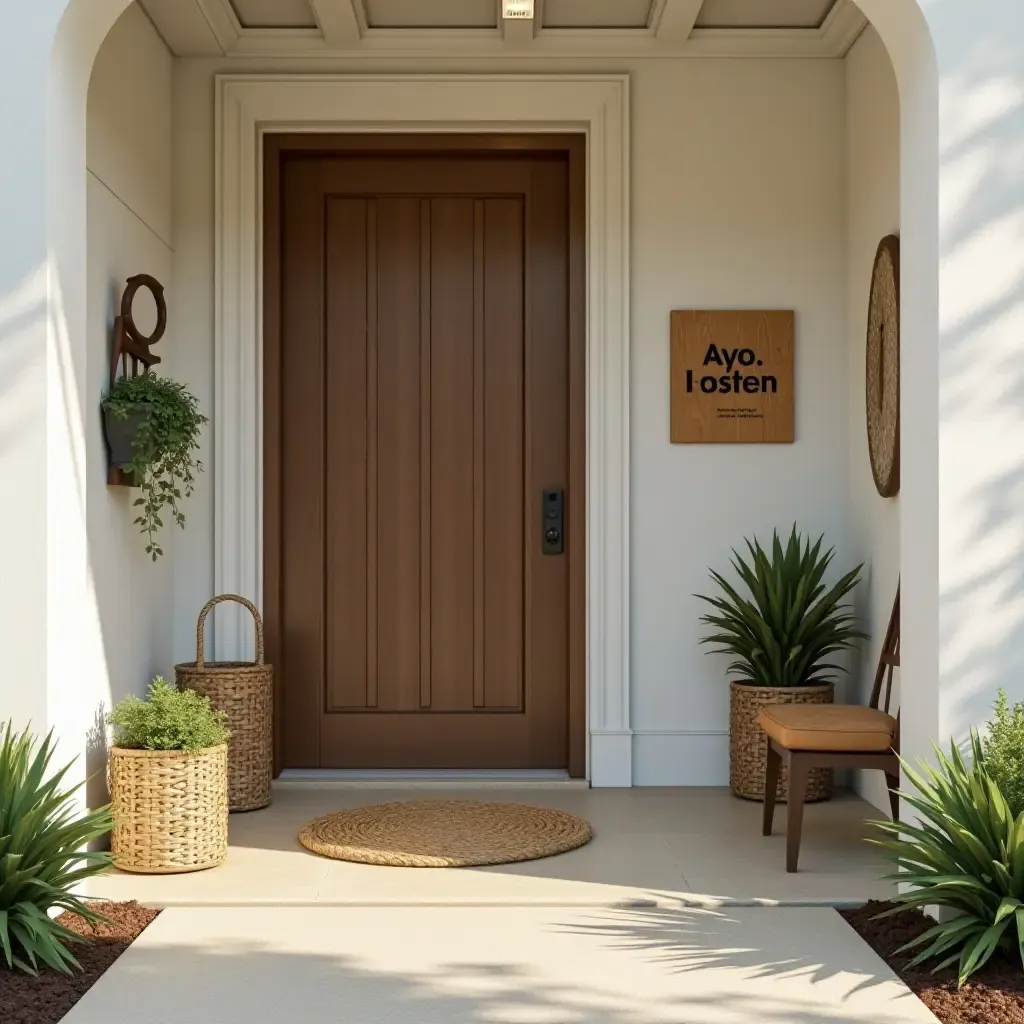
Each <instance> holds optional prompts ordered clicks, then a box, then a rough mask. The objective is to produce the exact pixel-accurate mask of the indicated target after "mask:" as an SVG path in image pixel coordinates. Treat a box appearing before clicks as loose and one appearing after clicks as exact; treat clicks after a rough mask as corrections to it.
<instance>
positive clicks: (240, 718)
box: [174, 594, 274, 811]
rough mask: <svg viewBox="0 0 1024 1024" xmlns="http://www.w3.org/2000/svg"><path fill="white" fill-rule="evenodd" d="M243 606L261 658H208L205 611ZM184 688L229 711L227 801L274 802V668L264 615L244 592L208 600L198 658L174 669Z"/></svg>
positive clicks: (254, 806) (244, 807)
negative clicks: (267, 657)
mask: <svg viewBox="0 0 1024 1024" xmlns="http://www.w3.org/2000/svg"><path fill="white" fill-rule="evenodd" d="M225 601H234V602H236V603H237V604H240V605H244V606H245V607H246V608H248V610H249V612H250V613H251V614H252V617H253V620H254V621H255V623H256V660H255V661H254V662H251V661H210V662H207V661H204V660H203V648H204V645H205V628H206V616H207V615H208V614H209V613H210V611H211V610H212V609H213V608H215V607H216V606H217V605H219V604H222V603H223V602H225ZM174 672H175V677H176V679H177V683H178V686H179V687H187V688H188V689H190V690H195V691H196V693H199V694H201V695H202V696H204V697H209V698H210V703H211V704H212V705H213V706H214V707H215V708H216V709H217V710H218V711H223V712H224V713H225V714H226V715H227V725H228V728H229V729H230V730H231V738H230V739H229V740H228V803H229V806H230V808H231V810H232V811H257V810H259V809H260V808H261V807H266V806H267V805H268V804H269V803H270V782H271V779H272V777H273V774H274V724H273V720H274V670H273V668H272V667H271V666H270V665H267V664H265V663H264V657H263V620H262V619H261V618H260V613H259V612H258V611H257V610H256V607H255V605H253V604H252V603H251V602H250V601H247V600H246V599H245V598H244V597H238V596H236V595H234V594H224V595H222V596H221V597H215V598H213V600H212V601H209V602H207V604H206V606H205V607H204V608H203V610H202V611H201V612H200V613H199V624H198V626H197V627H196V660H195V661H193V662H188V663H187V664H183V665H176V666H175V668H174Z"/></svg>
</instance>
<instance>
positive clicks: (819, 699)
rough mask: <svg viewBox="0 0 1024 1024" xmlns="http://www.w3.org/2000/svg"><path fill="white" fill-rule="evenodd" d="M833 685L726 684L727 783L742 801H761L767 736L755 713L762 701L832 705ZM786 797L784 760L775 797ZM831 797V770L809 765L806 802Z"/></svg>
mask: <svg viewBox="0 0 1024 1024" xmlns="http://www.w3.org/2000/svg"><path fill="white" fill-rule="evenodd" d="M834 700H835V685H834V684H832V683H829V684H827V685H826V686H784V687H775V686H750V685H748V684H746V683H731V684H730V700H729V786H730V788H731V789H732V791H733V793H734V794H735V795H736V796H739V797H742V798H743V799H744V800H762V801H763V800H764V779H765V773H766V771H767V761H768V737H767V736H766V735H765V733H764V730H763V729H762V728H761V727H760V726H759V725H758V724H757V713H758V711H759V710H760V709H761V708H762V707H764V706H765V705H766V704H832V703H833V702H834ZM788 796H789V773H788V772H787V770H786V765H785V762H783V765H782V771H781V772H780V773H779V787H778V790H777V799H778V800H779V801H780V802H783V803H784V802H785V801H786V800H787V798H788ZM831 796H832V769H831V768H812V769H811V773H810V776H809V778H808V780H807V802H808V803H815V802H817V801H821V800H828V799H829V798H830V797H831Z"/></svg>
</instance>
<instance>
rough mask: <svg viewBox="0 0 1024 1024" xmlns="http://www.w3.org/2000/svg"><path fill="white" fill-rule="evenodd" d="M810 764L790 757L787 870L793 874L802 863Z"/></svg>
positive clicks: (796, 756) (798, 757)
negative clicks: (801, 844)
mask: <svg viewBox="0 0 1024 1024" xmlns="http://www.w3.org/2000/svg"><path fill="white" fill-rule="evenodd" d="M809 769H810V765H809V764H808V762H807V761H806V760H805V759H804V758H802V757H801V756H800V755H799V754H796V753H794V754H790V757H789V803H788V805H787V806H786V870H787V871H788V872H789V873H790V874H793V873H794V872H795V871H796V870H797V864H798V863H799V861H800V833H801V832H802V830H803V827H804V801H805V800H806V799H807V775H808V772H809Z"/></svg>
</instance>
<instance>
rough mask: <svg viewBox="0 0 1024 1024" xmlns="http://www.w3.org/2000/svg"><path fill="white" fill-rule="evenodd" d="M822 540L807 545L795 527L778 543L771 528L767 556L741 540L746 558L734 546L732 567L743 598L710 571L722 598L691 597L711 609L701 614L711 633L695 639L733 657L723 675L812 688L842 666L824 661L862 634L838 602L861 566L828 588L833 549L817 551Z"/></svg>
mask: <svg viewBox="0 0 1024 1024" xmlns="http://www.w3.org/2000/svg"><path fill="white" fill-rule="evenodd" d="M823 542H824V536H822V537H819V538H818V540H817V542H816V543H815V544H814V545H813V546H812V545H811V542H810V540H809V539H808V540H806V541H804V540H803V538H802V537H801V536H800V534H799V533H798V532H797V529H796V527H795V526H794V527H793V531H792V533H791V534H790V537H789V541H788V543H787V545H786V547H785V548H783V547H782V542H781V541H780V540H779V535H778V532H775V533H774V534H773V536H772V546H771V555H770V556H769V553H768V552H767V551H765V549H764V548H763V547H762V546H761V544H760V542H759V541H758V540H757V539H756V538H755V540H754V541H753V542H751V541H749V540H748V541H746V545H747V549H748V550H749V552H750V562H749V563H748V562H747V561H746V560H745V559H744V558H743V557H742V556H741V555H740V554H739V553H738V552H736V551H735V550H734V551H733V559H732V564H733V568H735V570H736V572H737V573H738V574H739V576H740V579H741V580H742V581H743V584H744V585H745V586H746V588H747V590H748V592H749V595H750V596H749V598H747V597H744V596H742V595H741V594H740V593H739V591H738V590H737V589H736V588H735V587H733V586H732V584H730V583H729V581H728V580H726V579H725V577H724V576H722V575H721V574H720V573H717V572H714V571H712V573H711V578H712V579H713V580H714V581H715V582H716V583H717V584H718V586H719V587H720V588H721V590H722V595H721V596H716V597H704V596H702V595H699V594H698V595H697V596H698V597H699V598H700V600H702V601H706V602H707V603H708V604H710V605H711V606H712V607H713V608H714V609H715V611H714V613H712V614H709V615H704V616H702V617H701V622H703V623H705V624H706V625H708V626H711V627H712V628H713V629H714V630H715V632H714V633H713V634H711V635H710V636H706V637H704V639H703V640H701V643H702V644H713V645H714V649H713V651H711V652H710V653H713V654H729V655H732V656H733V657H734V658H735V659H736V660H735V661H733V662H732V663H731V664H730V665H729V668H728V672H729V674H732V675H739V676H741V677H742V678H743V679H744V680H745V681H748V682H750V683H753V684H755V685H759V686H818V685H820V684H822V683H827V682H829V681H830V679H831V674H832V673H834V672H842V671H845V669H844V668H843V666H841V665H836V664H830V663H828V662H827V661H826V659H827V658H828V657H829V655H832V654H835V653H836V652H837V651H843V650H846V649H847V648H849V647H852V646H853V644H854V643H855V642H856V641H857V640H859V639H866V635H865V634H864V633H862V632H860V631H859V630H858V629H857V628H856V626H855V625H854V617H853V614H852V612H851V611H850V609H849V607H848V606H847V605H844V604H842V601H843V598H845V597H846V596H847V595H848V594H849V593H850V591H852V590H853V588H854V587H855V586H856V585H857V583H858V582H860V572H861V569H862V568H863V567H862V566H858V567H857V568H856V569H854V570H853V571H852V572H849V573H847V574H846V575H845V576H844V577H843V578H842V579H841V580H840V581H839V582H838V583H836V584H835V586H833V587H832V589H831V590H827V589H826V587H825V584H824V583H822V580H823V579H824V577H825V573H826V572H827V571H828V568H829V566H830V565H831V563H832V559H833V557H834V555H835V548H830V549H829V550H828V551H827V552H825V553H824V554H822V550H821V547H822V544H823Z"/></svg>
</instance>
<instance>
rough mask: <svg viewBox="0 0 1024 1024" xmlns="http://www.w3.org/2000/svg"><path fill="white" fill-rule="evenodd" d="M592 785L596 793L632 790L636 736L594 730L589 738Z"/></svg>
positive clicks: (619, 732)
mask: <svg viewBox="0 0 1024 1024" xmlns="http://www.w3.org/2000/svg"><path fill="white" fill-rule="evenodd" d="M590 784H591V786H593V787H594V789H629V788H630V787H631V786H632V785H633V733H632V732H631V731H629V730H614V729H608V730H601V731H598V730H593V731H592V732H591V734H590Z"/></svg>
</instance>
